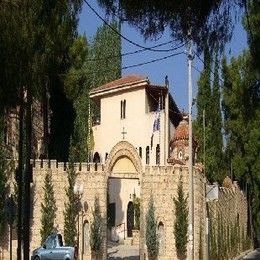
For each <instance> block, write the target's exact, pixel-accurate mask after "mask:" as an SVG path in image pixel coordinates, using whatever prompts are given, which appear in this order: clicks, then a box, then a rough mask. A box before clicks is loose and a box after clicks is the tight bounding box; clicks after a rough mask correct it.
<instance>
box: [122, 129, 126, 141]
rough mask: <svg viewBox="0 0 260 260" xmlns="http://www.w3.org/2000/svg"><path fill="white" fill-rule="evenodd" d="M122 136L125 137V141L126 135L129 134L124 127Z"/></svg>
mask: <svg viewBox="0 0 260 260" xmlns="http://www.w3.org/2000/svg"><path fill="white" fill-rule="evenodd" d="M121 134H122V135H123V140H125V135H126V134H127V132H126V131H125V128H124V127H123V131H122V132H121Z"/></svg>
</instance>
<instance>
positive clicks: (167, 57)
mask: <svg viewBox="0 0 260 260" xmlns="http://www.w3.org/2000/svg"><path fill="white" fill-rule="evenodd" d="M183 53H184V52H183V51H181V52H176V53H173V54H171V55H167V56H164V57H162V58H158V59H153V60H150V61H146V62H141V63H137V64H133V65H129V66H125V67H122V68H121V69H122V70H125V69H129V68H134V67H139V66H143V65H146V64H150V63H154V62H158V61H162V60H166V59H169V58H171V57H174V56H178V55H180V54H183ZM111 71H113V70H103V71H102V72H111ZM73 73H74V74H75V73H76V72H73ZM93 74H95V73H94V72H87V73H85V74H84V75H93ZM65 75H66V74H59V76H65Z"/></svg>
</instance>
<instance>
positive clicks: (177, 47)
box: [86, 41, 185, 61]
mask: <svg viewBox="0 0 260 260" xmlns="http://www.w3.org/2000/svg"><path fill="white" fill-rule="evenodd" d="M171 42H172V41H168V42H164V43H161V44H157V45H154V46H152V47H151V48H157V47H160V46H164V45H167V44H169V43H171ZM184 45H185V44H184V43H183V44H181V45H179V46H178V45H177V46H175V47H174V48H172V49H171V50H172V51H174V50H177V49H180V48H181V47H183V46H184ZM144 51H148V50H147V49H141V50H136V51H132V52H126V53H123V54H121V55H111V56H107V57H105V58H97V59H95V58H94V59H87V60H86V61H100V60H101V61H102V60H108V59H114V58H118V57H124V56H129V55H132V54H136V53H140V52H144Z"/></svg>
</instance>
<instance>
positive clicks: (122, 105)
mask: <svg viewBox="0 0 260 260" xmlns="http://www.w3.org/2000/svg"><path fill="white" fill-rule="evenodd" d="M125 115H126V100H125V99H124V100H121V102H120V118H121V119H125Z"/></svg>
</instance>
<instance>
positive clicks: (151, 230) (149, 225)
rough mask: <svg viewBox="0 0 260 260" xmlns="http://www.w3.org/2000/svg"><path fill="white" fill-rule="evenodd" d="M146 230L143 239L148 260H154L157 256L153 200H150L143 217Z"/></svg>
mask: <svg viewBox="0 0 260 260" xmlns="http://www.w3.org/2000/svg"><path fill="white" fill-rule="evenodd" d="M145 222H146V229H145V239H146V246H147V251H148V257H149V259H155V258H156V256H157V254H158V239H157V234H156V230H157V225H156V220H155V208H154V202H153V198H152V197H151V198H150V201H149V204H148V211H147V213H146V216H145Z"/></svg>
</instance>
